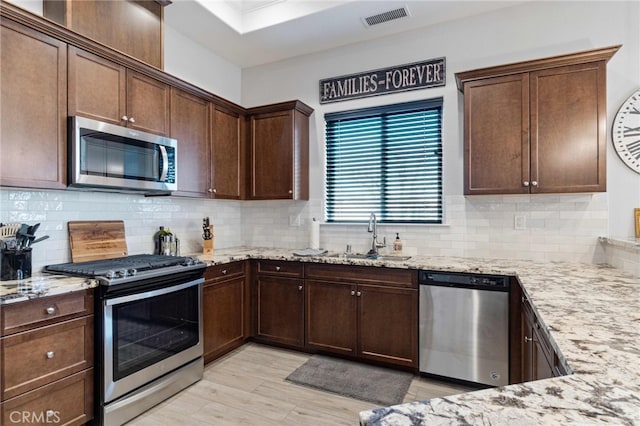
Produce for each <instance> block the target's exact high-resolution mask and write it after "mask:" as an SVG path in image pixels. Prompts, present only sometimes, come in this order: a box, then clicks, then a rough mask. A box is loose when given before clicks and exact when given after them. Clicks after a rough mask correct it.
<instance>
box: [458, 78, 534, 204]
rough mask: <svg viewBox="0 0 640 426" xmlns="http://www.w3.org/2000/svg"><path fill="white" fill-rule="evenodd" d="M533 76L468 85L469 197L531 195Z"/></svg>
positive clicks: (466, 162) (466, 172) (466, 147)
mask: <svg viewBox="0 0 640 426" xmlns="http://www.w3.org/2000/svg"><path fill="white" fill-rule="evenodd" d="M528 128H529V77H528V74H526V73H525V74H516V75H510V76H506V77H496V78H489V79H484V80H478V81H472V82H469V83H466V84H465V85H464V193H465V195H471V194H518V193H528V192H529V188H528V186H525V185H526V184H524V183H525V182H528V181H529V134H528Z"/></svg>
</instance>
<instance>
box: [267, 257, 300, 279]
mask: <svg viewBox="0 0 640 426" xmlns="http://www.w3.org/2000/svg"><path fill="white" fill-rule="evenodd" d="M257 270H258V273H259V274H270V275H278V276H283V277H302V274H303V272H302V271H303V264H302V263H298V262H284V261H282V262H279V261H274V260H259V261H258V262H257Z"/></svg>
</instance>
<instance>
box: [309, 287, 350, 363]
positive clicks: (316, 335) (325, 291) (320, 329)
mask: <svg viewBox="0 0 640 426" xmlns="http://www.w3.org/2000/svg"><path fill="white" fill-rule="evenodd" d="M306 284H307V303H306V308H307V310H306V316H307V320H306V331H307V347H309V348H311V349H315V350H321V351H328V352H333V353H338V354H344V355H355V354H356V349H357V348H356V337H357V328H356V324H357V313H356V305H357V303H356V302H357V300H356V286H355V285H349V284H341V283H332V282H323V281H311V280H307V282H306Z"/></svg>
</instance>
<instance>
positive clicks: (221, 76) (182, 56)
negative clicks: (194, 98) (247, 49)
mask: <svg viewBox="0 0 640 426" xmlns="http://www.w3.org/2000/svg"><path fill="white" fill-rule="evenodd" d="M164 71H165V72H167V73H169V74H172V75H175V76H176V77H179V78H181V79H183V80H185V81H188V82H189V83H192V84H195V85H196V86H198V87H200V88H202V89H204V90H207V91H208V92H211V93H213V94H216V95H218V96H220V97H222V98H224V99H226V100H228V101H231V102H234V103H236V104H240V101H241V90H240V86H241V69H240V67H239V66H237V65H233V64H232V63H230V62H228V61H226V60H224V59H222V58H220V57H219V56H216V55H214V54H212V53H211V51H209V50H207V49H205V48H204V46H202V45H200V44H198V43H195V42H192V41H191V40H189V39H188V38H186V37H185V36H184V35H183V34H181V33H180V32H178V31H176V30H175V29H174V28H172V27H170V26H168V25H165V27H164Z"/></svg>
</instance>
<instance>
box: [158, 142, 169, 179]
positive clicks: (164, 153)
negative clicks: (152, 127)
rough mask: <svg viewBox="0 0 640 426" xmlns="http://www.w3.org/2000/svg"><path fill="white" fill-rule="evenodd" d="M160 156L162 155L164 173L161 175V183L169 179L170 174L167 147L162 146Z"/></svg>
mask: <svg viewBox="0 0 640 426" xmlns="http://www.w3.org/2000/svg"><path fill="white" fill-rule="evenodd" d="M160 154H162V172H161V173H160V182H164V181H165V180H166V179H167V173H169V156H168V155H167V147H165V146H164V145H160Z"/></svg>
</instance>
